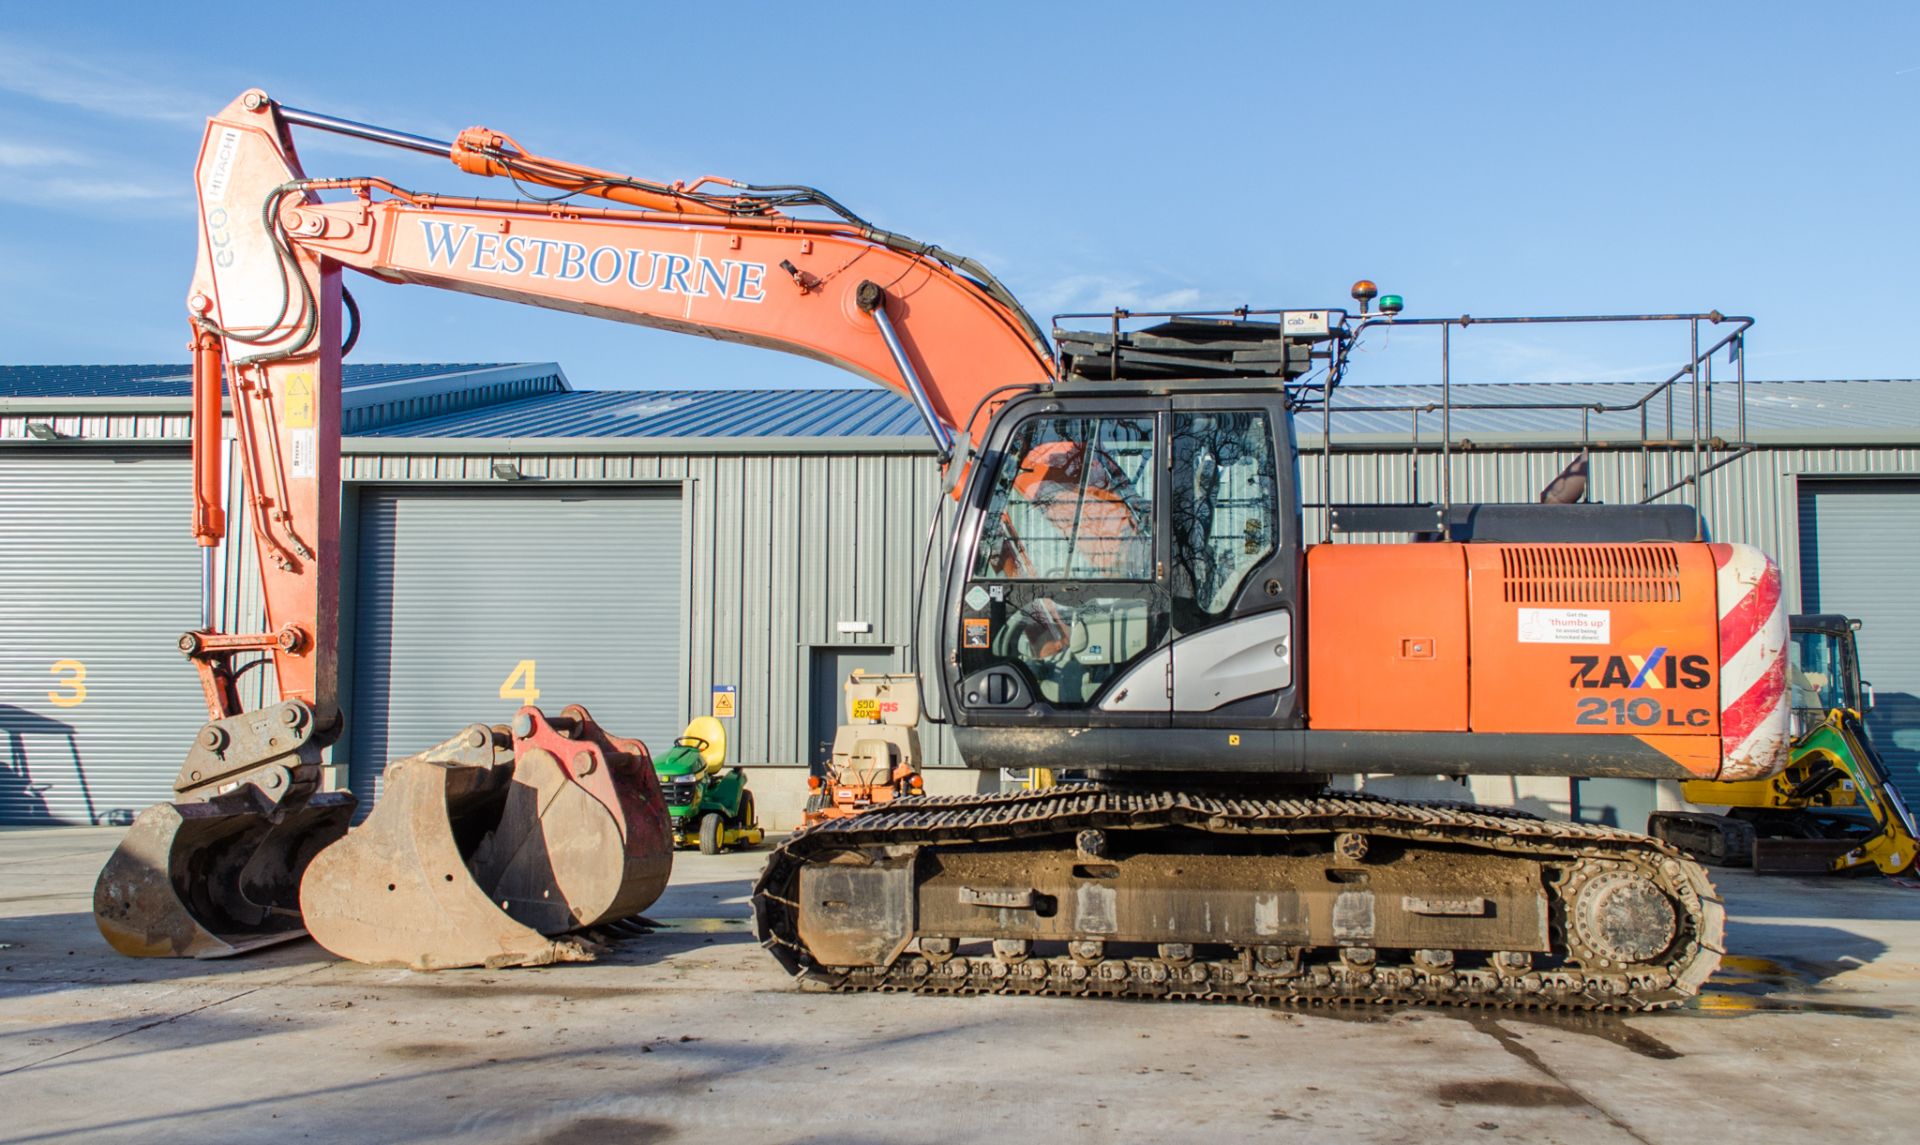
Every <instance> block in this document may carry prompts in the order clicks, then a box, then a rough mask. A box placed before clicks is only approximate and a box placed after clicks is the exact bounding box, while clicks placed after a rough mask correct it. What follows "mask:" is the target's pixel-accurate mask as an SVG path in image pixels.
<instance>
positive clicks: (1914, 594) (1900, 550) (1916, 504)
mask: <svg viewBox="0 0 1920 1145" xmlns="http://www.w3.org/2000/svg"><path fill="white" fill-rule="evenodd" d="M1800 610H1801V611H1802V612H1841V613H1845V614H1846V615H1848V616H1851V617H1854V618H1856V619H1858V620H1859V621H1860V622H1861V629H1860V674H1861V675H1862V676H1864V677H1865V678H1866V679H1867V680H1868V681H1869V682H1870V683H1872V684H1873V690H1874V696H1875V703H1874V709H1873V711H1871V712H1869V713H1868V714H1867V730H1868V732H1869V734H1871V735H1872V736H1873V741H1874V744H1875V746H1876V747H1878V748H1879V749H1880V753H1881V755H1882V756H1884V757H1885V758H1886V761H1887V763H1888V765H1889V766H1890V767H1891V768H1893V770H1894V772H1895V775H1896V776H1897V781H1896V782H1897V784H1898V786H1899V787H1900V789H1901V791H1902V793H1903V794H1905V795H1906V796H1907V797H1908V798H1909V799H1920V480H1899V479H1893V480H1885V479H1883V480H1857V481H1853V480H1849V481H1803V482H1801V485H1800Z"/></svg>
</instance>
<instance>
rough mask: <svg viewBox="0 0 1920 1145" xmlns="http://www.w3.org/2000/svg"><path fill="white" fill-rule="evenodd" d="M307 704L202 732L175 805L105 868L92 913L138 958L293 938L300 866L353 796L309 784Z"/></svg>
mask: <svg viewBox="0 0 1920 1145" xmlns="http://www.w3.org/2000/svg"><path fill="white" fill-rule="evenodd" d="M314 723H315V721H314V718H313V709H312V708H310V707H308V706H307V705H306V704H304V703H301V702H299V701H288V702H286V703H283V704H280V705H278V706H276V707H274V708H270V709H266V710H265V711H262V712H254V713H247V714H245V715H242V716H235V717H229V718H227V719H222V720H216V721H214V722H213V723H210V724H208V725H207V726H206V727H204V728H202V729H201V730H200V735H199V737H198V738H197V739H196V740H195V742H194V746H193V748H192V750H191V751H189V752H188V754H187V761H186V763H185V764H184V765H183V766H182V767H181V769H180V775H179V777H178V778H177V779H176V780H175V781H174V789H175V790H176V791H178V792H179V793H180V794H181V796H182V797H183V798H182V800H181V801H180V802H175V803H156V804H154V805H153V806H152V807H149V808H147V809H146V810H145V811H142V812H141V813H140V816H139V818H137V819H135V820H134V821H133V826H132V827H130V828H128V829H127V833H126V835H125V837H124V838H122V839H121V841H120V846H119V847H118V848H116V849H115V850H114V852H113V855H112V857H110V858H109V859H108V860H107V864H106V866H105V867H103V868H101V871H100V877H99V879H98V880H96V881H95V883H94V887H93V918H94V922H95V923H96V924H97V925H98V926H99V928H100V933H101V935H102V936H103V937H105V938H106V940H107V942H108V943H110V944H111V945H112V946H113V948H114V949H115V950H118V951H119V952H120V953H122V954H126V955H131V956H133V957H135V958H221V957H225V956H227V955H230V954H239V953H241V952H242V951H247V950H254V949H257V948H259V947H262V946H270V945H272V944H274V943H276V942H286V941H288V940H290V939H295V938H299V937H300V936H301V935H302V934H304V933H305V931H304V930H303V929H302V928H301V925H300V912H299V887H300V876H301V873H302V872H303V871H304V870H305V869H306V866H307V863H308V862H309V861H310V860H312V858H313V856H314V855H315V854H317V853H318V852H319V851H320V849H321V848H323V847H325V846H327V845H328V844H329V843H332V842H334V841H335V840H337V839H339V838H340V837H341V836H342V835H345V834H346V832H347V824H348V822H349V821H350V820H351V819H352V818H353V809H354V806H355V804H354V798H353V796H352V795H350V794H347V793H346V792H325V793H316V792H314V791H313V788H314V787H315V786H316V785H317V783H318V781H319V772H320V763H319V760H320V756H319V751H320V748H321V746H322V740H321V739H319V738H316V736H315V727H314Z"/></svg>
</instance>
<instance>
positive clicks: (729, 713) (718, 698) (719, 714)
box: [713, 684, 738, 720]
mask: <svg viewBox="0 0 1920 1145" xmlns="http://www.w3.org/2000/svg"><path fill="white" fill-rule="evenodd" d="M737 695H738V693H737V692H735V690H734V687H733V685H731V684H716V685H714V689H713V718H714V719H716V720H730V719H732V718H733V709H734V699H735V697H736V696H737Z"/></svg>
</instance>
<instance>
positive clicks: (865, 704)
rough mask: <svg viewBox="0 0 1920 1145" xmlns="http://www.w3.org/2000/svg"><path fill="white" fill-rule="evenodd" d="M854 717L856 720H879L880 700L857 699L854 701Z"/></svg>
mask: <svg viewBox="0 0 1920 1145" xmlns="http://www.w3.org/2000/svg"><path fill="white" fill-rule="evenodd" d="M853 718H854V719H856V720H875V721H877V720H879V718H880V701H879V700H855V701H854V702H853Z"/></svg>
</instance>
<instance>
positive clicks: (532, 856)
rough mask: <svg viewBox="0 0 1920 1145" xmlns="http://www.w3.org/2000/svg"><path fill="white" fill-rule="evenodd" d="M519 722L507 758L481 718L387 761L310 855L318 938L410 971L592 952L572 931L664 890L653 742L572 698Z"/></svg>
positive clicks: (662, 813)
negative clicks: (358, 813) (605, 728)
mask: <svg viewBox="0 0 1920 1145" xmlns="http://www.w3.org/2000/svg"><path fill="white" fill-rule="evenodd" d="M513 730H514V733H515V734H514V735H513V736H512V748H513V755H512V757H511V759H510V762H509V761H508V760H506V759H497V756H496V750H497V749H496V747H495V744H496V743H497V742H499V741H501V740H504V739H505V738H506V737H505V736H504V735H503V734H502V733H501V732H497V731H494V730H492V729H488V728H486V727H484V726H482V725H477V724H476V725H474V726H473V727H470V728H468V729H466V730H465V731H463V732H462V733H461V734H460V735H458V736H455V737H454V738H453V739H451V740H448V741H447V742H446V743H444V744H441V745H439V746H438V747H435V748H432V749H430V750H428V751H426V752H422V753H421V754H419V755H416V756H411V757H409V758H407V759H403V760H399V761H397V762H395V763H393V764H391V765H389V766H388V768H387V771H386V779H385V784H384V791H383V792H382V794H381V797H380V801H379V803H378V804H376V805H375V807H374V809H373V812H372V814H370V815H368V816H367V818H366V821H365V822H363V823H362V824H360V825H359V826H358V827H355V828H354V829H353V830H352V831H351V832H349V833H348V834H347V837H346V838H344V839H342V840H340V841H339V842H337V843H335V844H333V845H332V846H331V847H329V848H327V849H326V850H325V851H324V852H322V853H321V854H320V855H319V856H318V857H317V858H316V859H315V860H314V862H313V864H312V865H311V866H310V867H309V868H308V870H307V875H306V878H305V880H304V881H303V883H302V885H301V889H300V908H301V912H302V913H303V914H304V915H305V917H306V920H307V926H308V929H309V930H310V931H311V933H312V934H313V937H314V939H315V940H316V941H318V942H319V943H320V944H321V945H322V946H324V947H326V948H327V949H328V950H330V951H332V952H333V953H335V954H338V955H340V956H341V957H344V958H350V959H353V960H354V961H356V962H365V963H370V964H373V965H395V966H407V967H411V968H413V969H416V970H437V969H447V968H452V967H458V966H489V967H504V966H543V965H548V964H550V963H554V962H573V961H584V960H587V959H590V958H592V957H593V952H594V951H593V947H592V945H591V944H590V943H587V942H585V941H584V940H582V939H580V938H577V937H571V938H570V937H565V935H566V933H567V932H569V931H574V930H577V929H579V928H582V927H587V926H592V925H595V924H596V923H600V922H605V921H608V920H611V919H615V918H621V917H624V916H626V915H630V914H634V913H637V912H638V911H640V910H643V909H645V908H646V907H647V906H648V905H650V904H651V903H652V902H653V901H654V900H655V899H656V898H658V897H659V896H660V892H661V891H662V890H664V889H665V886H666V881H667V876H668V874H669V872H670V869H671V863H672V849H671V846H670V844H669V840H668V837H667V824H666V807H665V803H664V801H663V800H662V799H661V797H660V792H659V786H658V782H657V781H656V780H655V779H654V776H653V769H652V765H651V762H650V761H649V760H648V758H647V756H646V751H645V748H643V747H641V746H640V745H639V743H638V742H637V741H631V740H614V739H611V738H610V737H607V736H606V735H605V734H604V733H602V732H601V731H600V729H599V728H598V727H597V726H596V725H594V724H593V722H592V720H591V717H589V716H587V714H586V712H585V711H584V710H583V709H578V708H569V709H567V711H566V713H565V714H564V715H563V716H562V717H561V719H560V720H559V721H555V722H554V723H549V722H548V721H547V720H546V719H545V718H544V717H543V716H542V715H541V714H540V713H539V711H538V710H537V709H533V708H525V709H522V710H521V712H520V714H519V715H518V716H516V718H515V724H514V729H513ZM522 732H524V733H525V734H520V733H522ZM500 754H502V755H504V751H501V752H500ZM556 936H558V937H556Z"/></svg>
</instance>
